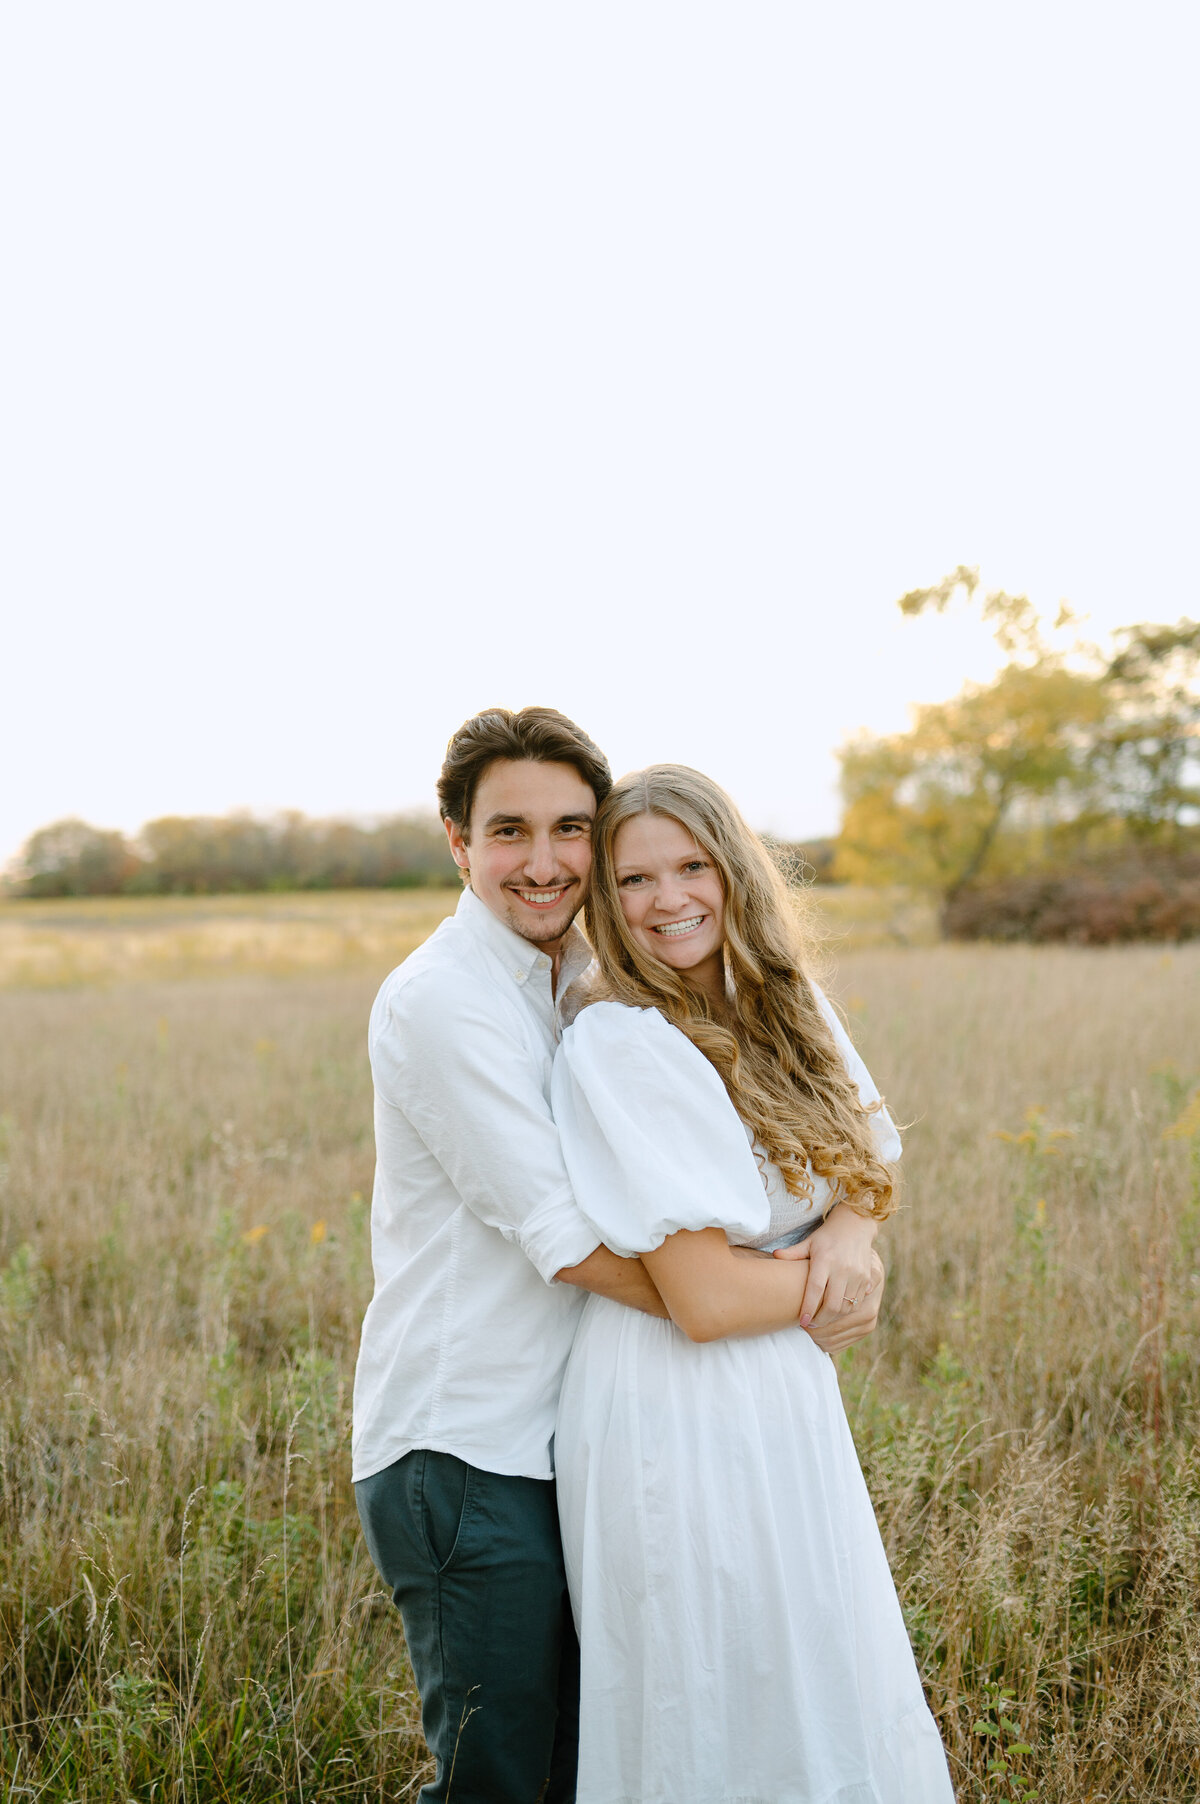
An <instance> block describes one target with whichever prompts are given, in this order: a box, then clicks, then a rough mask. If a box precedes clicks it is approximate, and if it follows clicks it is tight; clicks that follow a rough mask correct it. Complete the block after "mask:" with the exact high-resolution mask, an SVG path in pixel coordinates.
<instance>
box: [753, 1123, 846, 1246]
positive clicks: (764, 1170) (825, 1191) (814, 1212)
mask: <svg viewBox="0 0 1200 1804" xmlns="http://www.w3.org/2000/svg"><path fill="white" fill-rule="evenodd" d="M743 1125H744V1124H743ZM746 1138H747V1140H748V1141H749V1142H750V1148H751V1151H752V1152H753V1154H754V1157H755V1160H756V1162H757V1164H758V1169H759V1172H760V1174H761V1176H762V1184H763V1189H764V1190H765V1191H766V1193H767V1202H768V1203H769V1204H770V1207H771V1219H770V1222H769V1223H768V1225H767V1230H766V1232H765V1233H764V1234H756V1235H755V1236H754V1237H753V1239H748V1238H746V1236H744V1235H743V1234H740V1233H738V1232H736V1231H734V1232H731V1233H730V1234H729V1241H730V1245H731V1246H735V1247H758V1248H759V1249H760V1250H761V1251H767V1250H768V1249H770V1250H773V1249H774V1248H775V1247H783V1246H791V1245H792V1244H793V1243H794V1242H795V1241H797V1240H800V1239H802V1238H803V1236H804V1235H805V1234H806V1233H810V1234H811V1232H812V1230H813V1228H814V1227H815V1226H816V1224H817V1223H818V1222H819V1221H820V1219H821V1217H822V1216H823V1215H824V1214H825V1213H826V1212H827V1210H828V1208H829V1205H830V1202H831V1200H832V1198H831V1195H830V1189H829V1183H828V1180H827V1179H825V1178H819V1177H817V1176H816V1174H815V1173H814V1172H813V1170H812V1167H811V1166H810V1167H809V1174H808V1175H809V1182H810V1183H811V1184H812V1189H811V1191H810V1192H809V1194H808V1195H807V1196H804V1197H800V1196H792V1195H791V1193H790V1191H789V1190H788V1187H787V1185H786V1184H785V1183H784V1181H783V1173H782V1172H781V1171H780V1169H779V1167H778V1165H776V1164H774V1163H773V1161H772V1160H770V1159H768V1157H767V1155H766V1152H765V1150H764V1148H763V1146H762V1144H761V1142H760V1141H758V1140H756V1139H755V1138H754V1136H753V1134H752V1133H751V1131H750V1129H749V1128H746Z"/></svg>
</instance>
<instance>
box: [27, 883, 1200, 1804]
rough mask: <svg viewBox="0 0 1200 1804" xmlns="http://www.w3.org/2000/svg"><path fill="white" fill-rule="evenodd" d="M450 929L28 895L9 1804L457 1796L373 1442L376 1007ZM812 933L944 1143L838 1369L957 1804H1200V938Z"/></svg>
mask: <svg viewBox="0 0 1200 1804" xmlns="http://www.w3.org/2000/svg"><path fill="white" fill-rule="evenodd" d="M454 901H455V896H454V894H453V893H452V892H449V891H445V892H412V893H397V892H375V893H373V894H351V895H344V896H338V895H329V894H326V895H319V896H316V895H309V896H287V895H280V896H262V897H256V898H245V897H221V898H212V899H204V898H200V899H194V898H193V899H186V900H184V899H178V900H174V899H168V900H165V901H161V900H145V901H139V902H132V901H130V902H114V903H105V902H95V903H91V902H89V903H81V902H61V903H37V904H34V903H4V904H0V1364H2V1371H0V1449H2V1474H0V1508H2V1533H0V1782H2V1784H3V1790H4V1796H5V1797H6V1798H14V1799H16V1798H24V1799H29V1800H38V1801H39V1804H65V1801H66V1800H75V1801H77V1804H102V1801H103V1804H118V1801H120V1804H126V1801H127V1800H130V1799H136V1800H139V1801H141V1800H146V1799H157V1800H162V1801H163V1804H166V1801H168V1800H184V1799H187V1800H196V1801H200V1800H203V1801H204V1804H208V1801H209V1800H221V1801H222V1804H233V1801H235V1800H236V1801H237V1804H259V1801H262V1804H266V1801H267V1800H288V1801H289V1804H290V1801H292V1800H296V1801H299V1800H310V1801H314V1804H315V1801H316V1800H334V1799H343V1800H355V1801H360V1800H363V1801H367V1800H369V1801H372V1804H374V1801H376V1800H383V1799H393V1798H405V1797H412V1796H414V1795H415V1791H416V1789H417V1786H418V1785H419V1783H420V1780H421V1778H422V1777H423V1776H424V1774H425V1773H426V1772H427V1771H428V1767H427V1765H426V1763H425V1758H424V1750H423V1744H422V1742H421V1740H420V1736H419V1732H418V1730H417V1727H416V1708H415V1699H414V1695H413V1688H412V1683H411V1677H410V1675H409V1672H408V1669H407V1666H406V1664H405V1658H404V1650H403V1644H402V1641H401V1638H400V1633H399V1619H398V1617H397V1616H396V1614H395V1612H394V1611H393V1610H392V1608H391V1605H390V1603H389V1601H388V1600H387V1598H386V1597H385V1596H384V1595H383V1593H382V1590H381V1587H380V1585H379V1583H378V1581H377V1579H376V1577H375V1575H374V1573H373V1571H372V1569H371V1567H370V1564H369V1562H368V1560H367V1558H366V1555H365V1552H364V1550H363V1546H362V1543H361V1539H360V1535H359V1530H358V1523H357V1519H356V1516H355V1512H354V1503H353V1497H352V1494H351V1488H350V1483H349V1458H348V1453H349V1412H350V1384H351V1376H352V1371H353V1362H354V1355H355V1349H356V1344H357V1336H358V1327H359V1323H360V1320H361V1316H362V1312H363V1309H364V1306H365V1304H366V1302H367V1299H368V1297H369V1294H370V1282H371V1279H370V1252H369V1244H368V1215H369V1198H370V1187H371V1176H372V1163H373V1155H372V1142H371V1110H370V1076H369V1071H368V1067H367V1062H366V1055H365V1024H366V1016H367V1011H368V1008H369V1005H370V1002H371V998H372V996H373V994H374V991H375V989H376V987H377V985H378V983H379V981H380V979H381V978H382V977H383V975H384V974H385V973H386V971H387V970H388V968H389V967H390V966H391V965H392V964H393V963H395V962H396V960H398V959H399V958H401V957H402V956H403V955H404V954H405V952H407V951H408V950H410V949H411V947H412V946H413V945H414V944H416V943H417V942H418V941H419V940H420V939H421V938H423V937H424V936H425V934H427V933H428V932H429V931H430V929H431V928H432V926H433V925H434V924H435V922H436V921H437V920H438V919H439V918H440V916H441V915H442V914H443V913H445V912H446V911H448V909H449V908H450V907H452V906H453V904H454ZM827 912H828V914H829V916H830V918H831V919H832V920H833V922H834V925H835V927H836V928H837V930H838V932H839V933H840V934H841V935H842V937H841V939H840V941H839V943H838V944H837V946H836V949H835V959H834V965H833V975H832V980H831V981H832V989H833V991H834V993H835V995H836V996H837V997H838V998H839V999H840V1001H841V1003H842V1005H843V1007H844V1008H845V1010H846V1012H847V1015H848V1017H849V1020H850V1023H851V1027H852V1030H853V1032H854V1034H855V1036H856V1038H857V1040H858V1042H859V1045H860V1046H861V1048H862V1051H863V1053H864V1055H865V1057H866V1059H867V1062H868V1064H869V1065H870V1067H871V1069H872V1071H873V1072H874V1073H875V1075H876V1077H877V1078H878V1079H879V1081H880V1084H881V1087H882V1088H883V1089H884V1090H885V1092H886V1093H887V1096H888V1100H889V1102H890V1103H891V1104H892V1106H893V1109H894V1111H895V1112H896V1113H897V1114H898V1116H899V1117H900V1118H902V1119H904V1120H906V1121H908V1122H909V1123H910V1124H911V1125H910V1127H909V1130H908V1133H907V1135H906V1154H905V1161H904V1163H905V1169H906V1191H905V1207H904V1210H903V1213H902V1214H901V1215H900V1216H898V1217H897V1218H896V1220H895V1221H894V1222H892V1223H890V1224H889V1225H888V1226H887V1228H886V1229H885V1230H884V1233H883V1235H882V1237H881V1250H882V1251H883V1253H884V1257H885V1261H886V1262H887V1264H888V1267H889V1282H888V1292H887V1301H886V1304H885V1319H884V1322H883V1324H882V1326H881V1328H880V1330H879V1332H878V1333H877V1334H876V1335H875V1336H874V1338H873V1340H872V1341H871V1342H870V1343H868V1344H867V1345H866V1346H864V1347H861V1348H857V1349H855V1350H854V1351H853V1352H852V1353H851V1354H848V1355H845V1356H843V1358H842V1359H841V1361H840V1362H839V1363H840V1371H841V1379H842V1385H843V1391H844V1394H845V1397H846V1401H847V1405H848V1408H849V1411H850V1415H851V1420H852V1423H853V1425H854V1429H855V1435H856V1439H857V1441H858V1446H859V1450H860V1453H861V1455H862V1458H863V1462H864V1466H865V1469H866V1472H867V1477H868V1482H869V1485H870V1488H871V1492H872V1495H873V1497H874V1500H875V1504H876V1508H877V1511H878V1514H879V1517H880V1522H881V1526H882V1529H883V1533H884V1538H885V1541H886V1543H887V1546H888V1549H889V1553H890V1555H891V1558H892V1561H893V1566H894V1570H895V1573H896V1577H897V1581H898V1584H899V1587H900V1592H901V1598H902V1601H903V1603H904V1607H905V1611H906V1614H907V1618H908V1622H909V1626H910V1629H911V1632H912V1635H913V1638H914V1643H915V1646H916V1650H917V1656H918V1660H919V1663H920V1666H921V1669H922V1672H923V1675H924V1679H925V1683H926V1688H927V1691H928V1695H929V1698H930V1701H931V1704H932V1706H933V1709H934V1711H935V1713H936V1714H937V1717H938V1719H939V1722H940V1723H941V1726H942V1730H943V1734H944V1736H945V1739H946V1743H947V1746H948V1748H949V1751H950V1760H951V1770H952V1773H953V1775H954V1779H955V1783H956V1786H957V1789H958V1795H959V1798H960V1799H961V1800H963V1801H964V1804H984V1801H985V1800H987V1801H992V1800H1001V1799H1017V1798H1030V1799H1037V1800H1039V1801H1040V1804H1085V1801H1086V1804H1100V1801H1101V1800H1103V1801H1105V1804H1117V1801H1118V1800H1119V1801H1122V1804H1124V1801H1128V1804H1193V1801H1194V1800H1195V1799H1196V1798H1197V1796H1200V1450H1198V1446H1197V1428H1198V1426H1200V1098H1198V1095H1197V1086H1200V946H1198V945H1192V946H1187V947H1181V948H1175V949H1164V948H1162V947H1157V946H1156V947H1132V948H1126V949H1122V950H1105V951H1093V950H1083V949H1074V948H1067V947H1062V948H1058V947H1054V948H1036V949H1033V948H1025V947H1003V948H993V947H987V946H972V947H963V946H953V945H939V944H935V943H933V936H932V925H931V921H930V919H929V916H928V911H925V912H922V910H921V909H920V908H919V907H917V905H915V904H909V903H906V902H904V900H903V899H902V898H897V897H894V896H893V897H887V896H884V897H883V898H882V899H880V897H879V895H878V894H876V895H875V896H874V897H872V898H866V899H864V898H863V897H861V896H860V897H858V898H857V899H856V898H855V896H854V894H853V893H852V892H847V891H841V892H835V893H834V894H832V895H831V896H830V897H829V898H828V903H827ZM796 1532H797V1534H803V1532H804V1530H803V1524H802V1523H797V1528H796Z"/></svg>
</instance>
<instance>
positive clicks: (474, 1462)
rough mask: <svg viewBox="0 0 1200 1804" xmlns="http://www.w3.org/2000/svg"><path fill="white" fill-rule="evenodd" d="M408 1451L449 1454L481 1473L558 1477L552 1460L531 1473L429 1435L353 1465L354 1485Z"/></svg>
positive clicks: (546, 1480)
mask: <svg viewBox="0 0 1200 1804" xmlns="http://www.w3.org/2000/svg"><path fill="white" fill-rule="evenodd" d="M408 1453H448V1454H450V1455H451V1457H452V1458H454V1459H460V1460H462V1461H463V1463H464V1465H467V1466H473V1467H474V1468H475V1470H476V1471H477V1472H492V1473H495V1475H496V1477H497V1478H536V1479H538V1480H540V1481H541V1482H542V1483H544V1484H549V1483H550V1482H551V1480H552V1479H553V1477H554V1468H553V1466H552V1465H551V1463H550V1461H549V1459H547V1460H546V1462H545V1470H543V1471H541V1472H530V1471H529V1470H528V1469H527V1468H526V1467H524V1466H520V1465H515V1466H514V1465H512V1464H511V1463H509V1462H507V1461H504V1460H497V1459H494V1458H492V1457H491V1456H488V1457H486V1458H485V1457H484V1456H483V1455H481V1454H479V1453H476V1454H475V1456H474V1457H472V1455H471V1454H470V1453H468V1452H467V1451H466V1450H465V1449H464V1448H463V1446H462V1445H461V1444H459V1445H458V1446H453V1445H451V1443H450V1442H449V1441H435V1440H430V1439H429V1438H428V1437H427V1436H422V1437H421V1438H419V1439H418V1440H415V1441H402V1442H401V1443H400V1445H399V1447H398V1448H397V1449H396V1450H395V1451H394V1452H389V1453H387V1454H386V1455H385V1456H384V1457H383V1458H382V1459H380V1460H368V1461H367V1462H366V1464H365V1466H363V1467H361V1468H360V1467H359V1466H358V1465H356V1464H352V1465H351V1469H350V1482H351V1484H356V1485H357V1484H362V1483H363V1481H364V1480H365V1479H368V1478H376V1477H377V1476H378V1475H379V1473H380V1472H386V1471H387V1469H388V1467H389V1466H394V1465H395V1464H396V1461H397V1460H401V1459H403V1458H404V1456H405V1454H408Z"/></svg>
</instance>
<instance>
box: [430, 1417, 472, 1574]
mask: <svg viewBox="0 0 1200 1804" xmlns="http://www.w3.org/2000/svg"><path fill="white" fill-rule="evenodd" d="M417 1457H418V1459H419V1461H420V1467H419V1470H418V1472H417V1473H416V1474H415V1476H416V1479H417V1486H418V1493H419V1495H418V1509H419V1518H420V1523H421V1532H422V1533H423V1535H424V1537H425V1544H426V1546H427V1548H428V1550H429V1557H430V1559H431V1560H432V1561H433V1564H434V1566H435V1568H436V1570H437V1572H438V1573H439V1575H440V1574H441V1573H443V1572H448V1571H449V1569H450V1567H451V1565H452V1564H453V1561H454V1556H455V1554H456V1553H457V1551H458V1549H459V1547H460V1546H461V1544H462V1538H463V1531H464V1528H465V1526H466V1523H467V1519H468V1517H469V1515H470V1512H471V1480H472V1478H473V1476H474V1473H473V1470H472V1468H471V1467H470V1466H469V1465H468V1464H467V1462H466V1461H465V1460H461V1459H457V1458H456V1457H455V1455H454V1454H453V1453H435V1452H433V1451H432V1450H431V1449H429V1448H422V1450H421V1451H420V1453H419V1454H418V1456H417Z"/></svg>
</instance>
